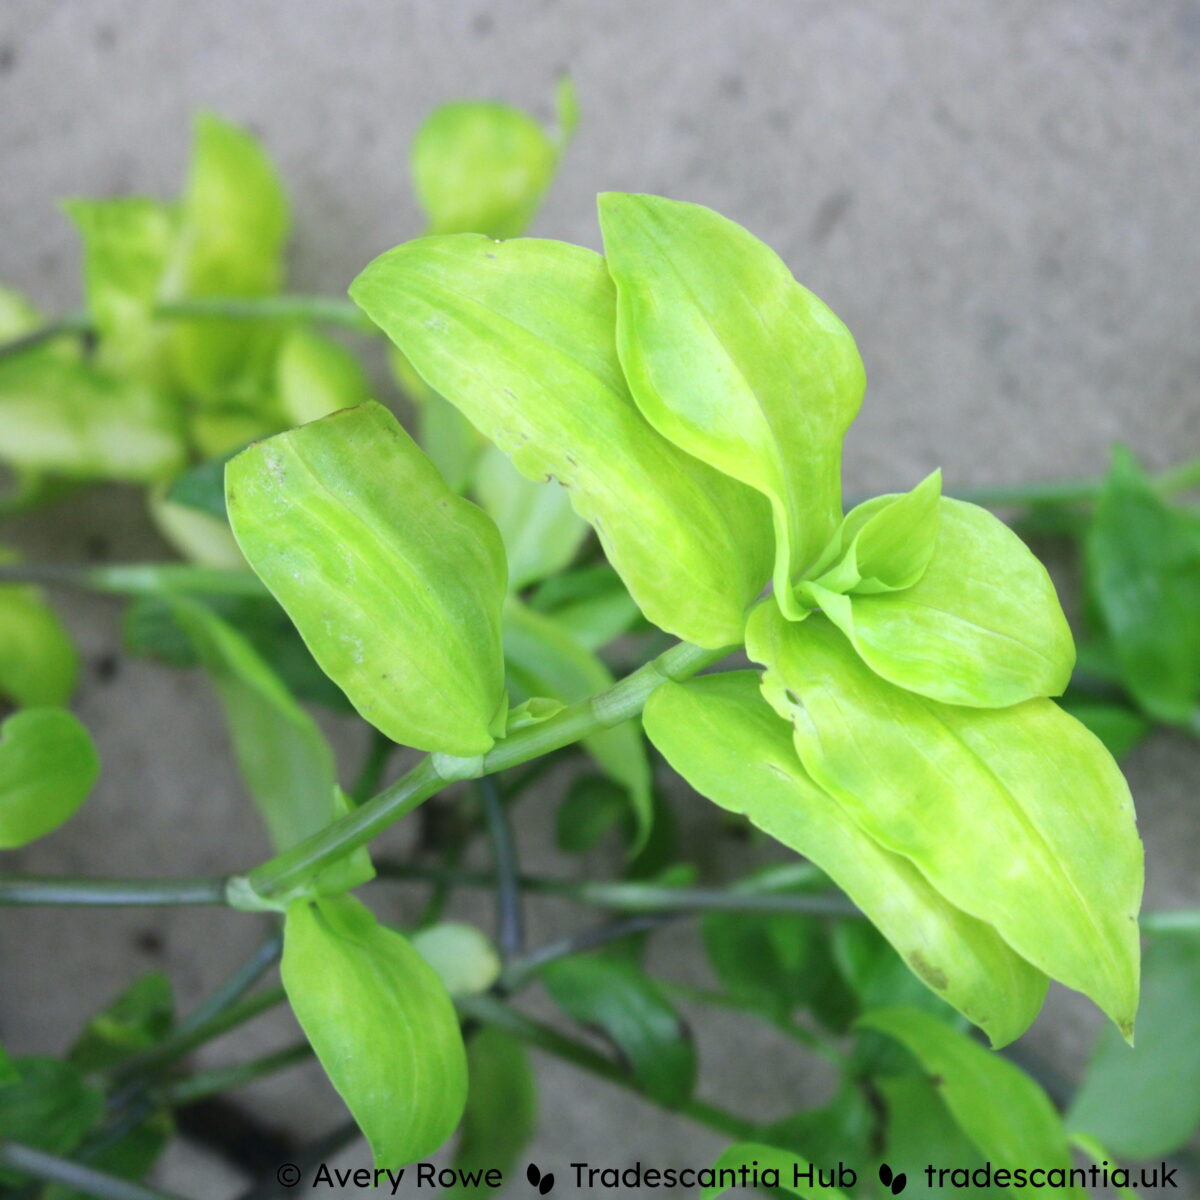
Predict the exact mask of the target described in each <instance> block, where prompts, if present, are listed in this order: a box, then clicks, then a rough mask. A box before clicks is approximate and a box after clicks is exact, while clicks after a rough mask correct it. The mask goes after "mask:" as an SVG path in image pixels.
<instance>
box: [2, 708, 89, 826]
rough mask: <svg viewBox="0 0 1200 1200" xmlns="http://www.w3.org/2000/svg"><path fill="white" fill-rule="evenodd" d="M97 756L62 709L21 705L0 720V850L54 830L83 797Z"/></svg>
mask: <svg viewBox="0 0 1200 1200" xmlns="http://www.w3.org/2000/svg"><path fill="white" fill-rule="evenodd" d="M99 773H100V760H99V758H98V757H97V756H96V749H95V747H94V746H93V745H92V739H91V737H90V736H89V735H88V731H87V730H86V729H85V728H84V727H83V726H82V725H81V724H80V723H79V721H77V720H76V719H75V718H74V717H73V716H72V715H71V714H70V713H69V712H67V710H66V709H65V708H27V709H25V710H24V711H22V712H19V713H16V714H15V715H14V716H11V717H9V718H8V720H7V721H5V722H4V724H3V725H0V850H12V849H14V848H15V847H17V846H24V845H25V844H26V843H27V842H32V841H34V840H35V839H36V838H40V837H44V836H45V835H46V834H47V833H50V832H52V831H53V830H55V829H57V828H58V827H59V826H60V825H61V824H62V823H63V822H64V821H66V820H68V819H69V818H70V817H72V816H73V815H74V814H75V811H76V809H78V808H79V806H80V805H81V804H82V803H83V802H84V800H86V799H87V796H88V793H89V792H90V791H91V790H92V785H93V784H94V783H95V782H96V776H97V775H99Z"/></svg>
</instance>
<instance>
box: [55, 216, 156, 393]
mask: <svg viewBox="0 0 1200 1200" xmlns="http://www.w3.org/2000/svg"><path fill="white" fill-rule="evenodd" d="M63 208H64V209H65V211H66V213H67V215H68V216H69V217H70V218H71V220H72V221H74V222H75V226H76V228H77V229H78V230H79V234H80V237H81V238H82V239H83V280H84V291H85V293H86V296H87V304H88V312H89V314H90V315H91V318H92V321H93V323H94V324H95V327H96V330H97V332H98V333H99V334H100V340H101V353H102V354H103V356H104V361H105V362H106V363H108V364H110V365H112V366H114V367H116V368H118V369H126V370H133V371H138V372H141V371H145V370H148V371H149V374H150V377H151V378H154V379H157V380H158V382H160V383H161V382H165V380H164V379H162V378H161V377H160V374H159V372H158V370H157V369H156V368H157V364H156V363H155V362H154V361H153V360H154V357H155V355H156V351H157V347H158V344H159V341H160V339H161V332H160V331H157V330H155V329H154V327H153V322H154V306H155V304H156V303H157V302H158V299H159V292H160V290H161V288H162V284H163V278H164V276H165V274H166V272H167V268H168V266H169V264H170V261H171V257H172V255H173V254H174V253H175V251H176V249H177V246H178V239H179V214H178V212H177V211H176V210H175V209H174V208H173V207H171V206H169V205H166V204H162V203H160V202H159V201H157V200H148V199H146V198H144V197H141V196H123V197H118V198H115V199H109V200H68V201H66V203H65V204H64V205H63Z"/></svg>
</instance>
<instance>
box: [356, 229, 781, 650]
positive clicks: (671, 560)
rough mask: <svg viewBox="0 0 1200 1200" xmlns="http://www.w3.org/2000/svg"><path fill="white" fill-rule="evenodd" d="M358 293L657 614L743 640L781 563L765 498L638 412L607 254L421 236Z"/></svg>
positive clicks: (664, 624) (702, 632) (677, 626)
mask: <svg viewBox="0 0 1200 1200" xmlns="http://www.w3.org/2000/svg"><path fill="white" fill-rule="evenodd" d="M350 294H351V296H352V297H353V298H354V300H355V301H356V302H357V303H358V304H359V306H360V307H361V308H362V309H363V310H364V311H365V312H366V313H367V315H368V316H370V317H371V319H372V320H373V321H375V323H376V324H377V325H379V326H380V328H382V329H383V330H384V332H385V333H386V334H387V335H388V336H389V337H390V338H391V339H392V341H393V342H395V343H396V345H397V346H398V347H399V348H400V349H401V350H402V351H403V352H404V354H405V355H406V356H407V358H408V360H409V361H410V362H411V363H412V365H413V366H414V367H415V368H416V370H417V371H418V372H420V374H421V375H422V377H423V378H424V379H425V381H426V382H427V383H428V384H429V386H430V387H432V388H433V389H434V390H435V391H437V392H440V393H441V394H442V395H443V396H445V397H446V398H447V399H448V400H449V401H450V402H451V403H452V404H454V405H455V406H456V407H457V408H458V409H460V410H461V411H462V412H463V413H464V414H465V415H466V416H467V417H468V419H469V420H470V421H471V422H472V424H474V425H475V426H476V427H477V428H478V429H479V430H480V431H481V432H482V433H484V434H485V435H486V436H487V437H488V438H490V439H491V440H492V441H493V442H495V444H496V445H497V446H498V447H499V448H500V449H501V450H503V451H504V452H505V453H506V454H507V455H508V456H509V457H510V458H511V459H512V461H513V464H514V465H515V466H516V468H517V469H518V470H519V471H520V472H521V473H522V474H523V475H525V476H527V477H528V478H530V479H534V480H547V479H551V478H553V479H557V480H558V482H559V483H561V484H562V485H563V486H564V487H566V488H567V489H568V491H569V492H570V496H571V502H572V504H573V505H574V507H575V511H576V512H577V513H579V515H580V516H581V517H583V518H584V519H585V520H587V521H590V522H591V524H592V525H593V526H594V527H595V529H596V532H597V534H598V535H599V538H600V541H601V544H602V545H603V546H604V549H605V551H606V553H607V554H608V557H609V561H610V562H611V563H612V565H613V566H614V567H615V568H616V570H617V572H618V573H619V574H620V575H621V577H622V579H624V581H625V584H626V586H627V587H628V588H629V591H630V593H631V594H632V595H633V597H634V599H635V600H636V601H637V602H638V604H639V606H640V607H641V609H642V611H643V612H644V613H645V614H646V616H647V617H648V618H649V619H650V620H651V621H653V622H654V623H655V624H656V625H659V626H660V627H661V628H663V629H666V630H667V631H669V632H670V633H673V634H675V635H676V636H677V637H680V638H683V639H684V640H685V641H690V642H694V643H696V644H697V645H700V646H705V647H708V648H716V647H719V646H726V645H731V644H734V643H736V642H739V641H740V640H741V636H742V629H743V627H744V624H745V610H746V607H747V605H748V604H750V603H751V601H753V599H754V598H755V597H756V596H757V595H758V593H759V592H760V591H761V589H762V586H763V583H764V582H765V581H766V578H767V576H768V575H769V573H770V556H771V545H770V540H771V531H770V517H769V516H768V513H767V505H766V502H765V501H764V500H763V499H762V497H760V496H758V495H757V494H756V493H755V492H754V491H753V490H752V489H750V488H748V487H746V486H745V485H744V484H740V483H738V482H737V481H736V480H733V479H730V478H729V477H727V476H725V475H722V474H721V473H720V472H718V471H715V470H713V469H712V468H711V467H708V466H705V465H704V464H703V463H701V462H699V461H698V460H697V459H695V458H693V457H692V456H691V455H689V454H686V453H684V452H683V451H682V450H680V449H678V448H677V447H676V446H674V445H672V444H671V443H670V442H669V441H667V439H666V438H664V437H662V436H661V435H660V434H658V433H656V432H655V431H654V429H652V428H651V427H650V425H649V424H648V423H647V421H646V420H645V418H644V417H643V416H642V415H641V413H640V412H639V411H638V409H637V406H636V405H635V404H634V403H633V400H632V398H631V397H630V395H629V391H628V389H627V388H626V386H625V379H624V376H623V375H622V373H621V367H620V363H619V362H618V361H617V353H616V344H615V340H614V332H613V331H614V328H615V321H616V294H615V291H614V289H613V285H612V281H611V280H610V279H609V277H608V273H607V272H606V271H605V269H604V263H603V260H602V259H601V258H600V257H599V256H598V255H596V254H594V253H592V252H591V251H589V250H584V249H581V248H580V247H578V246H568V245H565V244H564V243H561V242H549V241H537V240H533V239H519V240H517V241H511V242H493V241H490V240H489V239H487V238H484V237H477V236H473V235H470V234H462V235H460V236H457V237H431V238H421V239H420V240H418V241H415V242H409V243H407V244H405V245H403V246H398V247H397V248H396V249H394V250H390V251H388V252H387V253H386V254H384V255H382V256H381V257H380V258H377V259H376V260H375V261H374V262H373V263H371V264H370V265H369V266H368V267H367V268H366V270H365V271H363V273H362V274H361V275H359V277H358V278H357V279H356V280H355V281H354V284H353V285H352V287H351V289H350Z"/></svg>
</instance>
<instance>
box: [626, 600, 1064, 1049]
mask: <svg viewBox="0 0 1200 1200" xmlns="http://www.w3.org/2000/svg"><path fill="white" fill-rule="evenodd" d="M780 619H781V620H782V618H780ZM815 620H816V618H810V619H809V621H806V622H804V623H803V624H802V625H800V626H796V628H800V629H806V628H807V627H808V626H809V625H810V624H812V623H813V622H814V621H815ZM644 720H645V723H646V732H647V734H648V735H649V737H650V740H651V741H652V742H653V743H654V745H655V746H657V747H658V749H659V750H660V751H662V753H663V755H664V756H665V757H666V759H667V761H668V762H669V763H670V764H671V766H672V767H674V768H675V770H676V771H678V772H679V773H680V774H681V775H682V776H683V777H684V778H685V779H686V780H687V781H688V782H689V783H690V784H691V785H692V786H693V787H694V788H696V790H697V791H699V792H701V793H702V794H703V795H705V796H707V797H708V798H709V799H711V800H712V801H714V802H715V803H717V804H719V805H721V807H722V808H727V809H729V810H730V811H731V812H737V813H745V814H746V816H748V817H749V818H750V820H751V821H752V822H753V823H754V824H755V825H756V826H758V827H759V828H760V829H762V830H763V832H765V833H767V834H770V836H771V837H774V838H776V839H777V840H778V841H780V842H782V843H783V844H784V845H785V846H788V847H790V848H791V849H793V850H795V851H797V852H798V853H800V854H803V855H804V856H805V857H807V858H809V859H811V860H812V861H813V862H814V863H816V864H817V866H819V867H820V868H821V869H822V870H823V871H825V872H827V873H828V874H829V876H830V877H831V878H832V879H833V880H834V881H835V882H836V883H837V884H838V885H839V886H840V887H841V888H842V889H843V890H844V891H845V892H846V894H847V895H848V896H849V897H850V898H851V899H852V900H853V901H854V902H855V903H856V904H857V905H858V906H859V907H860V908H861V909H862V910H863V912H864V913H865V914H866V915H867V916H868V917H869V918H870V919H871V921H872V922H874V924H875V925H876V926H877V927H878V929H879V931H880V932H881V933H882V934H883V935H884V937H886V938H887V939H888V940H889V941H890V942H891V943H892V945H893V946H895V947H896V950H897V951H898V952H899V954H900V956H901V957H902V958H903V959H904V960H905V962H906V963H907V964H908V965H909V967H910V968H911V969H912V971H913V972H914V973H915V974H916V975H917V976H918V977H919V978H920V979H921V981H922V982H923V983H924V984H925V985H926V986H927V987H929V988H931V989H933V990H934V991H935V992H936V993H937V994H938V995H940V996H942V997H943V998H944V999H945V1000H946V1001H947V1002H948V1003H950V1004H952V1005H953V1006H954V1007H955V1008H957V1009H958V1010H959V1011H960V1012H961V1013H963V1015H964V1016H966V1017H968V1018H969V1019H970V1020H972V1021H974V1022H975V1023H976V1024H977V1025H979V1026H980V1027H981V1028H982V1029H984V1030H985V1031H986V1032H987V1034H988V1036H989V1037H990V1038H991V1039H992V1041H993V1043H994V1044H996V1045H1004V1044H1005V1043H1007V1042H1010V1041H1012V1040H1013V1039H1014V1038H1015V1037H1017V1036H1018V1035H1020V1034H1021V1033H1022V1032H1024V1030H1025V1029H1026V1028H1027V1027H1028V1026H1029V1024H1030V1023H1031V1022H1032V1021H1033V1019H1034V1017H1035V1016H1036V1015H1037V1012H1038V1009H1039V1008H1040V1007H1041V1004H1042V998H1043V996H1044V994H1045V990H1046V980H1045V977H1044V976H1043V975H1041V974H1040V973H1039V972H1038V971H1036V970H1034V969H1033V968H1032V967H1030V966H1029V964H1028V963H1026V962H1025V961H1024V960H1023V959H1021V958H1020V957H1018V956H1017V955H1016V954H1014V953H1013V952H1012V950H1010V949H1009V947H1008V946H1007V945H1005V943H1004V942H1003V941H1002V940H1001V938H1000V937H999V936H998V935H997V933H996V931H995V930H994V929H993V928H992V927H991V926H990V925H987V924H985V923H984V922H982V921H979V920H975V919H974V918H972V917H970V916H968V915H967V914H966V913H965V912H962V911H960V910H959V909H958V908H957V907H955V906H954V905H952V904H950V903H948V902H947V901H946V900H945V899H944V898H943V897H942V895H941V894H940V893H939V892H938V891H937V890H935V889H934V888H933V887H931V886H930V884H929V883H928V882H927V881H926V879H925V877H924V876H923V875H922V874H921V873H920V872H919V871H918V870H917V869H916V868H915V867H914V866H913V865H912V864H911V863H910V862H909V861H908V859H907V858H905V857H904V856H902V855H900V854H897V853H893V852H891V851H889V850H888V849H886V848H885V847H884V846H883V845H882V844H880V842H878V841H876V840H875V839H874V838H873V837H872V836H871V835H870V834H869V833H868V832H867V831H866V830H865V829H864V828H863V827H862V826H860V824H859V823H858V822H857V821H856V820H855V818H854V816H853V815H852V813H851V812H850V811H848V809H847V807H846V806H844V805H842V804H839V803H838V801H837V800H835V799H834V797H833V796H832V795H830V794H828V793H826V792H825V791H823V790H822V789H821V788H820V787H818V786H817V785H816V784H815V783H814V782H813V780H812V779H811V778H810V776H809V775H808V774H807V773H806V771H805V770H804V768H803V767H802V766H801V764H800V761H799V760H798V758H797V756H796V751H795V748H794V747H793V744H792V738H791V737H790V736H789V731H788V726H787V725H786V723H785V722H783V721H781V720H779V718H778V717H777V716H776V715H775V714H774V713H773V712H772V711H771V710H770V708H769V707H768V706H767V704H766V703H765V702H764V701H763V700H762V697H761V695H760V694H759V692H758V676H757V675H756V674H755V673H754V672H751V671H733V672H728V673H725V674H721V675H708V676H704V677H703V678H700V679H697V680H693V681H692V682H690V683H688V684H676V683H665V684H663V685H662V686H660V687H659V688H657V689H656V690H655V691H654V692H653V693H652V694H651V696H650V699H649V701H648V702H647V704H646V710H645V713H644Z"/></svg>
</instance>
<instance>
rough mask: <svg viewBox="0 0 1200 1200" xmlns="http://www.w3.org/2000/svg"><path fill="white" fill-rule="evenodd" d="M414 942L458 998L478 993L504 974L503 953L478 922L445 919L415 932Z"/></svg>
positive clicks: (423, 956) (418, 951)
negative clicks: (501, 961) (462, 922)
mask: <svg viewBox="0 0 1200 1200" xmlns="http://www.w3.org/2000/svg"><path fill="white" fill-rule="evenodd" d="M411 942H412V948H413V949H414V950H415V951H416V952H417V953H418V954H419V955H420V956H421V957H422V958H423V959H424V960H425V961H426V962H427V963H428V964H429V965H430V966H431V967H432V968H433V969H434V970H435V971H436V972H437V976H438V978H439V979H440V980H441V981H442V984H443V985H444V987H445V988H446V991H448V992H449V993H450V995H451V996H453V997H455V998H456V999H457V998H458V997H459V996H478V995H479V994H480V993H481V992H486V991H487V990H488V988H490V987H491V986H492V984H493V983H495V982H496V980H497V979H499V978H500V956H499V955H498V954H497V953H496V948H495V947H494V946H493V945H492V943H491V942H490V941H489V940H488V938H487V937H486V936H485V935H484V934H483V932H482V931H480V930H479V929H477V928H476V927H475V926H474V925H464V924H461V923H460V922H457V921H443V922H441V923H440V924H438V925H430V926H428V927H427V928H425V929H422V930H420V932H418V933H414V934H413V936H412V939H411Z"/></svg>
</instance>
